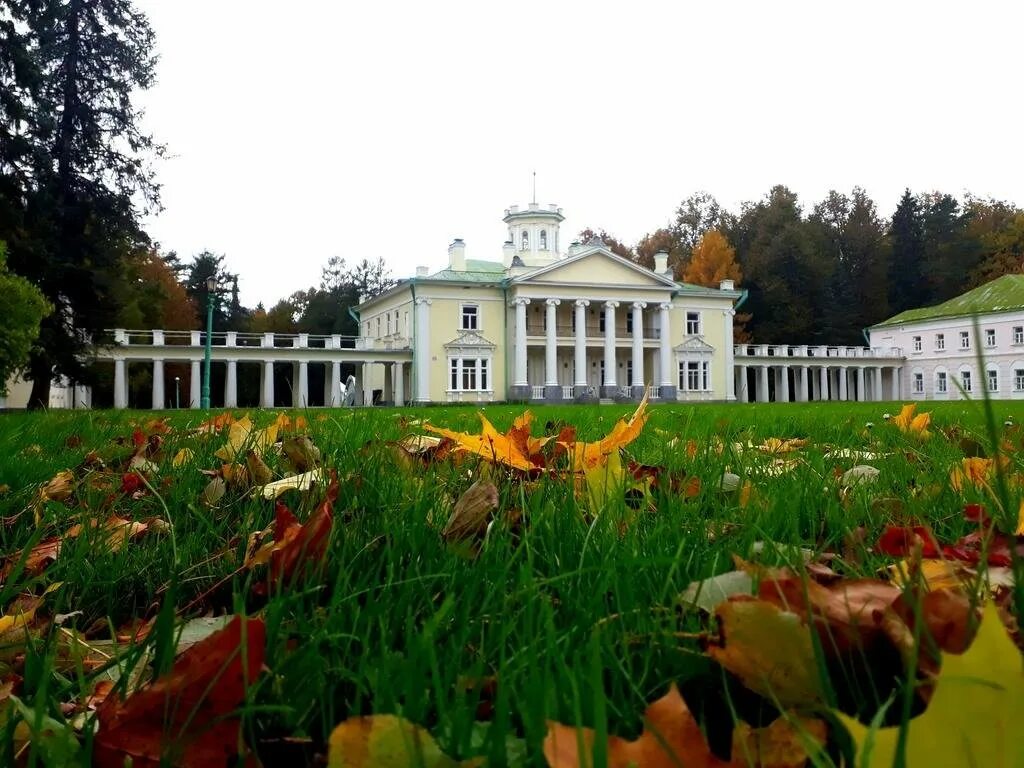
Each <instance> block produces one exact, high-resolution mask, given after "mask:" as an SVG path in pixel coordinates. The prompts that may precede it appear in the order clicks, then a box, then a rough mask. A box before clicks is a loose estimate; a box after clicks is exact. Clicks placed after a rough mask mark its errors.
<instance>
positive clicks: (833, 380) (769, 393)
mask: <svg viewBox="0 0 1024 768" xmlns="http://www.w3.org/2000/svg"><path fill="white" fill-rule="evenodd" d="M901 369H902V366H901V365H897V364H895V363H890V364H884V363H877V362H875V363H847V362H843V363H839V362H837V361H833V360H830V361H829V362H828V363H821V362H817V363H800V362H782V361H779V360H772V361H771V362H769V361H767V360H766V361H763V362H762V361H756V362H755V361H752V360H749V359H746V360H742V361H741V360H737V361H736V362H735V365H734V369H733V370H734V376H735V387H736V397H737V399H738V400H740V401H743V402H755V401H756V402H759V403H767V402H790V401H796V402H798V403H803V402H808V401H811V400H858V401H865V400H873V401H879V400H887V399H888V400H899V399H900V397H901V393H900V373H901ZM749 371H752V374H751V373H750V372H749ZM751 378H753V380H754V381H753V386H751V384H750V379H751ZM791 378H792V387H791V386H790V379H791ZM887 388H888V392H886V389H887Z"/></svg>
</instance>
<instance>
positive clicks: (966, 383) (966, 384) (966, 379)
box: [960, 371, 971, 392]
mask: <svg viewBox="0 0 1024 768" xmlns="http://www.w3.org/2000/svg"><path fill="white" fill-rule="evenodd" d="M960 386H961V387H963V388H964V392H970V391H971V372H970V371H960Z"/></svg>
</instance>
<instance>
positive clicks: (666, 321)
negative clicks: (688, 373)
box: [658, 302, 676, 400]
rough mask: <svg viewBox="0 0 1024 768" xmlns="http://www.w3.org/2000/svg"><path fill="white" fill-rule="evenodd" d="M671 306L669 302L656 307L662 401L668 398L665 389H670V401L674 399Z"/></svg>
mask: <svg viewBox="0 0 1024 768" xmlns="http://www.w3.org/2000/svg"><path fill="white" fill-rule="evenodd" d="M671 311H672V304H671V303H670V302H664V303H662V304H659V305H658V313H659V317H660V325H661V328H660V329H659V330H658V333H659V334H661V336H660V339H659V341H660V344H659V345H658V354H659V355H660V357H661V360H660V362H661V381H660V382H659V384H660V385H661V387H662V391H661V397H662V399H664V398H665V397H667V396H668V393H666V391H665V387H671V388H672V389H671V390H669V391H670V392H671V393H672V395H671V397H672V399H673V400H674V399H675V387H676V383H675V381H676V380H675V376H674V375H673V371H672V315H671Z"/></svg>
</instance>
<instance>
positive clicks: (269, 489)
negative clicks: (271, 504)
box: [253, 469, 326, 499]
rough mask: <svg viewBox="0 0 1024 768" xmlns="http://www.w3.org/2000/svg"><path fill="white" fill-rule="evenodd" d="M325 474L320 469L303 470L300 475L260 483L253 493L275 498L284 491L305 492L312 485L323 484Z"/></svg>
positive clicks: (265, 497)
mask: <svg viewBox="0 0 1024 768" xmlns="http://www.w3.org/2000/svg"><path fill="white" fill-rule="evenodd" d="M325 479H326V475H325V474H324V471H323V470H322V469H314V470H312V471H310V472H303V473H302V474H301V475H292V476H291V477H285V478H282V479H280V480H275V481H274V482H272V483H267V484H266V485H262V486H260V487H259V488H257V489H256V490H255V491H253V493H254V494H256V495H258V496H262V497H263V498H264V499H276V498H277V497H278V496H280V495H281V494H282V493H284V492H285V491H302V492H303V493H305V492H306V491H308V490H309V489H310V488H312V487H313V486H314V485H323V483H324V480H325Z"/></svg>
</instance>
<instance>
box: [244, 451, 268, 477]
mask: <svg viewBox="0 0 1024 768" xmlns="http://www.w3.org/2000/svg"><path fill="white" fill-rule="evenodd" d="M245 468H246V469H247V470H248V471H249V480H250V481H251V482H252V484H253V485H266V484H267V483H269V482H270V481H271V479H273V477H274V473H273V472H271V471H270V467H268V466H267V464H266V462H265V461H263V459H261V458H260V456H259V454H258V453H256V451H247V452H246V454H245Z"/></svg>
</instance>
